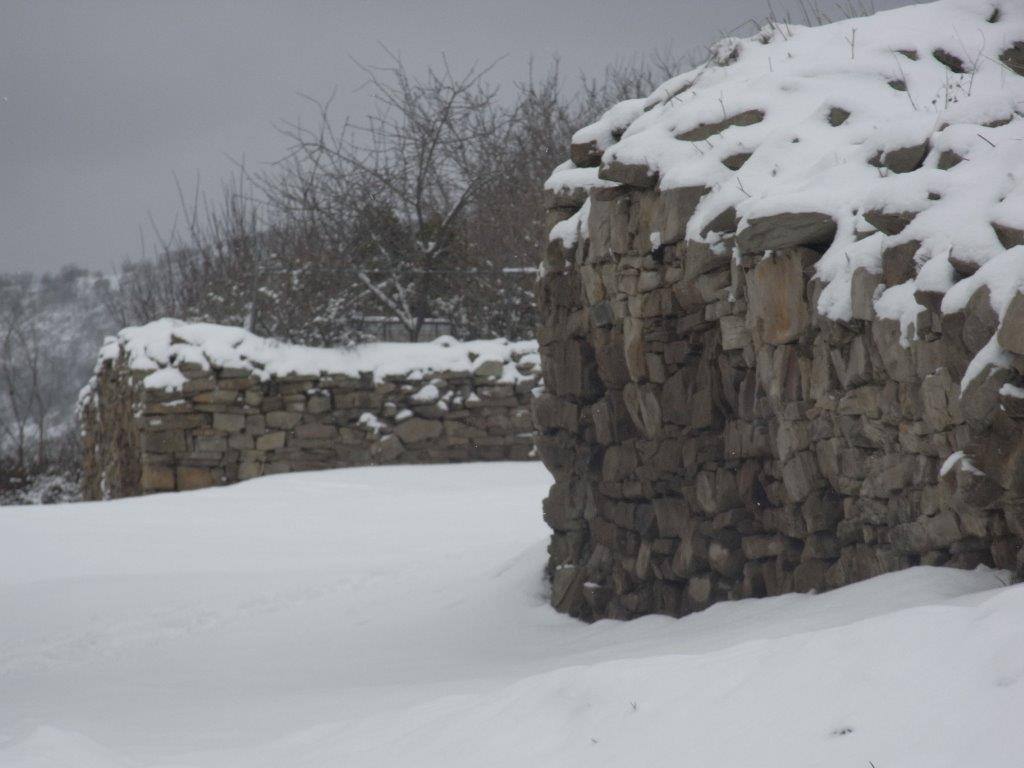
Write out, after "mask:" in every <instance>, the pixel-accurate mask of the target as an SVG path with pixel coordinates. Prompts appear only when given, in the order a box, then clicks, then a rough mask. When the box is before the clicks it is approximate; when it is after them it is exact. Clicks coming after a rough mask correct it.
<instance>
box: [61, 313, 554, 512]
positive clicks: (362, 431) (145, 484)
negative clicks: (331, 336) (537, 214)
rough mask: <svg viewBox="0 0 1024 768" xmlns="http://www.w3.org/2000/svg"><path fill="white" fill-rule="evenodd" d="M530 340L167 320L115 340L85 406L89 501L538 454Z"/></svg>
mask: <svg viewBox="0 0 1024 768" xmlns="http://www.w3.org/2000/svg"><path fill="white" fill-rule="evenodd" d="M535 350H536V345H535V344H533V343H532V342H521V343H507V342H503V341H483V342H466V343H460V342H455V341H453V340H450V339H448V340H444V339H442V340H440V341H436V342H431V343H427V344H375V345H369V346H368V347H365V348H361V349H358V350H355V351H352V352H344V351H342V352H332V351H328V350H304V349H302V348H295V347H287V346H283V345H273V344H272V343H271V342H267V341H265V340H262V339H258V338H257V337H254V336H252V335H251V334H246V333H245V332H244V331H241V330H240V329H231V328H220V327H217V326H197V325H185V324H178V323H175V322H174V321H159V322H158V323H157V324H152V325H150V326H145V327H143V328H138V329H126V330H125V331H122V332H121V334H119V336H118V337H117V338H116V339H114V340H112V341H111V342H110V343H108V344H107V346H106V347H105V348H104V350H103V352H102V354H101V358H100V362H99V364H98V366H97V370H96V375H95V377H94V379H93V381H92V383H91V384H90V386H89V387H88V388H87V390H86V391H85V393H84V395H83V398H82V404H81V416H82V425H83V438H84V446H85V461H84V480H83V483H84V485H83V492H84V495H85V497H86V498H87V499H101V498H117V497H122V496H131V495H137V494H141V493H151V492H157V491H175V490H188V489H194V488H204V487H207V486H212V485H223V484H227V483H233V482H236V481H239V480H245V479H248V478H253V477H259V476H261V475H266V474H273V473H280V472H292V471H299V470H306V469H327V468H332V467H346V466H359V465H370V464H385V463H438V462H459V461H489V460H520V459H529V458H531V457H532V456H533V451H534V447H533V427H532V421H531V416H530V408H529V402H530V399H531V397H532V395H531V391H532V390H533V389H534V388H535V387H536V386H537V385H538V384H539V382H540V378H539V365H538V362H539V361H538V356H537V354H536V351H535Z"/></svg>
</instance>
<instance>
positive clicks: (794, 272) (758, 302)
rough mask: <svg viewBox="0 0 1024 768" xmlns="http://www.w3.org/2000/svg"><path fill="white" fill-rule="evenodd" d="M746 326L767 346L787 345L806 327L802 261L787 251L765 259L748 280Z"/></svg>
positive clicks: (796, 254)
mask: <svg viewBox="0 0 1024 768" xmlns="http://www.w3.org/2000/svg"><path fill="white" fill-rule="evenodd" d="M747 300H748V315H747V324H748V325H749V326H750V327H751V329H752V330H753V333H754V338H755V339H756V340H758V341H761V342H764V343H767V344H786V343H788V342H791V341H794V340H796V339H797V338H799V336H800V334H801V333H803V331H804V330H805V329H806V328H807V324H808V320H809V314H808V311H807V304H806V302H805V301H804V275H803V261H802V259H801V255H800V253H799V252H798V251H795V250H788V251H783V252H781V253H778V254H775V255H774V256H772V257H770V258H764V259H762V260H761V261H760V262H758V265H757V266H756V267H755V268H754V272H753V274H752V275H751V276H750V278H749V279H748V281H747Z"/></svg>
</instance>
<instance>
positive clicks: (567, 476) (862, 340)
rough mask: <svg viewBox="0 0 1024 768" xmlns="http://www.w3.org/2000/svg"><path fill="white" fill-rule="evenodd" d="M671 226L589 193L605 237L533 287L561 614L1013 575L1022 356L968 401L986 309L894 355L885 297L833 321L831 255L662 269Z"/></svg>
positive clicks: (922, 323)
mask: <svg viewBox="0 0 1024 768" xmlns="http://www.w3.org/2000/svg"><path fill="white" fill-rule="evenodd" d="M657 205H658V199H657V195H656V194H655V193H652V192H643V191H640V190H635V189H630V188H628V187H623V188H620V189H616V190H613V191H608V190H602V191H595V192H593V193H592V210H591V213H590V233H591V239H590V240H589V241H581V243H580V245H579V249H578V251H577V252H576V253H575V254H572V255H571V257H570V259H569V260H568V262H567V261H566V259H565V256H567V255H569V254H563V253H559V252H558V251H559V250H560V249H559V245H558V244H557V243H556V244H555V245H554V246H553V249H552V250H553V251H555V253H553V254H552V258H550V259H549V263H548V265H547V272H546V274H545V275H544V277H542V278H541V280H540V284H539V288H540V290H539V300H540V306H541V311H542V314H543V318H544V326H543V329H542V332H541V334H540V336H539V338H540V341H541V357H542V360H543V366H544V370H545V378H546V392H545V393H544V394H542V395H540V396H539V397H538V399H537V401H536V404H535V411H536V420H537V423H538V427H539V429H540V430H541V433H540V434H539V436H538V448H539V451H540V454H541V457H542V458H543V460H544V462H545V464H546V465H547V467H548V468H549V469H550V470H551V471H552V473H553V474H554V475H555V477H556V482H555V484H554V486H553V487H552V489H551V493H550V495H549V496H548V498H547V500H546V501H545V503H544V516H545V519H546V521H547V522H548V524H549V525H550V526H551V527H552V529H553V531H554V533H553V535H552V540H551V546H550V563H549V570H550V574H551V576H552V578H553V585H554V592H553V596H552V599H553V602H554V604H555V606H556V607H558V608H559V609H560V610H564V611H568V612H570V613H573V614H575V615H579V616H582V617H585V618H590V619H592V618H599V617H604V616H610V617H617V618H625V617H630V616H636V615H638V614H643V613H648V612H663V613H670V614H681V613H685V612H687V611H691V610H696V609H700V608H702V607H704V606H706V605H708V604H709V603H711V602H713V601H716V600H721V599H735V598H739V597H749V596H760V595H775V594H779V593H782V592H787V591H792V590H797V591H808V590H812V589H815V590H821V589H826V588H832V587H837V586H840V585H843V584H847V583H850V582H853V581H857V580H860V579H864V578H868V577H870V576H874V575H877V574H880V573H884V572H886V571H893V570H897V569H900V568H906V567H908V566H911V565H917V564H928V565H951V566H958V567H964V568H973V567H975V566H977V565H979V564H986V565H991V566H996V567H999V568H1006V569H1010V570H1013V571H1016V572H1017V573H1020V572H1021V565H1022V561H1021V554H1020V552H1021V538H1022V535H1024V502H1022V500H1021V498H1020V494H1021V493H1022V492H1024V431H1022V428H1024V400H1022V399H1020V395H1021V394H1022V391H1021V390H1020V389H1017V388H1016V385H1019V384H1022V383H1024V355H1018V354H1014V355H1013V360H1012V362H1013V365H1012V366H1011V367H1010V368H995V367H992V366H988V367H986V368H985V369H984V370H983V371H982V372H981V373H980V374H979V375H977V376H976V377H975V378H974V379H973V380H972V383H971V384H970V385H969V387H968V390H967V391H966V392H964V393H961V391H960V386H959V383H960V380H961V377H962V376H963V375H964V372H965V368H966V366H967V364H968V361H969V360H970V353H971V352H976V351H977V350H978V349H979V348H980V347H981V346H982V345H984V344H985V343H987V341H988V339H989V338H990V337H991V336H992V334H993V332H994V331H995V326H996V322H997V318H996V316H995V314H994V313H993V312H992V310H991V308H989V307H988V306H987V304H986V296H985V294H984V292H981V293H980V294H979V295H977V296H976V297H975V299H974V300H972V303H971V305H970V306H969V307H968V308H967V310H966V311H962V312H958V313H955V314H952V315H940V314H938V313H936V312H933V311H930V310H928V309H925V308H922V310H921V313H920V315H919V317H918V326H917V330H918V333H919V335H920V338H919V339H917V340H916V341H914V342H913V343H911V344H909V346H904V345H903V344H901V331H900V325H899V322H898V321H896V320H886V319H878V318H876V317H875V316H874V311H873V309H872V306H871V301H870V299H871V296H872V295H873V293H874V289H875V288H876V287H877V286H878V284H879V282H880V280H881V278H880V277H879V276H877V275H873V274H871V273H868V272H863V273H859V274H857V275H856V279H855V281H854V284H853V293H854V297H853V298H854V308H855V310H854V311H855V315H856V319H854V320H852V321H850V322H835V321H831V320H828V319H827V318H825V317H822V316H821V315H820V314H818V312H817V311H816V309H815V307H816V294H817V293H818V292H819V291H820V290H821V283H820V282H818V281H817V280H816V279H815V278H814V277H813V265H814V263H815V261H816V260H817V258H818V255H819V254H818V252H817V251H815V250H813V249H811V248H806V247H793V248H785V249H781V250H778V251H776V252H775V253H774V254H771V255H767V254H765V253H764V252H760V251H756V252H749V253H743V254H742V255H740V256H739V257H738V258H736V259H733V258H732V257H731V256H730V254H729V253H728V252H725V253H715V252H714V251H712V250H711V249H709V248H708V247H707V246H704V245H701V244H697V243H683V242H680V243H676V244H672V245H669V246H666V247H664V248H663V249H662V250H661V251H660V252H658V253H657V254H652V253H650V252H649V250H648V249H646V248H644V247H642V246H641V247H638V246H637V243H643V242H645V238H646V235H647V232H645V228H646V227H649V221H650V217H651V215H652V212H653V210H654V208H655V207H656V206H657ZM597 238H604V240H603V241H601V240H597ZM595 240H596V241H597V242H596V243H595ZM609 242H614V243H615V244H616V245H615V246H614V248H615V250H614V251H612V252H610V253H609V252H608V251H607V250H605V251H604V253H605V255H604V256H601V257H598V256H597V254H598V253H601V252H602V250H601V249H606V248H607V247H608V244H609ZM1018 303H1020V304H1022V306H1021V309H1020V311H1018V313H1017V315H1019V317H1017V315H1015V318H1016V322H1017V323H1018V324H1020V323H1021V322H1024V295H1022V296H1021V297H1020V300H1019V302H1018ZM1017 338H1018V340H1019V338H1024V334H1022V336H1020V337H1017ZM1018 346H1019V345H1018ZM1021 352H1024V349H1021ZM1005 384H1011V386H1010V387H1004V385H1005ZM958 452H962V453H958ZM960 456H962V457H963V458H961V459H959V460H958V458H959V457H960ZM940 470H944V471H940Z"/></svg>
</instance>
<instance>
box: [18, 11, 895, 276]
mask: <svg viewBox="0 0 1024 768" xmlns="http://www.w3.org/2000/svg"><path fill="white" fill-rule="evenodd" d="M797 1H798V0H791V1H790V2H789V7H790V8H795V7H797ZM907 1H908V0H876V2H875V3H874V7H875V8H877V9H883V8H890V7H894V6H897V5H905V4H907ZM773 5H774V8H775V10H776V12H777V13H779V14H780V15H782V11H781V10H780V9H783V8H786V7H787V2H786V0H775V2H774V3H773ZM818 5H819V6H820V7H821V8H822V9H823V10H826V11H833V10H835V3H834V0H819V2H818ZM767 10H768V5H767V0H614V1H611V0H608V1H605V2H585V1H584V0H480V1H479V2H468V1H467V0H421V2H398V1H397V0H396V1H391V0H366V1H362V0H338V1H336V2H312V1H311V0H310V1H308V2H299V1H297V0H293V1H291V2H283V1H282V2H277V3H270V2H256V1H255V0H253V1H251V2H242V1H241V0H196V1H193V2H186V1H185V0H175V1H172V0H165V1H164V2H143V0H122V1H121V2H103V1H101V0H90V1H89V2H84V1H83V2H53V1H51V0H32V1H31V2H23V3H22V2H15V1H14V0H0V231H2V234H3V237H2V240H0V271H11V270H34V271H44V270H54V269H57V268H59V267H61V266H62V265H64V264H67V263H72V262H73V263H77V264H81V265H83V266H87V267H90V268H95V269H104V270H106V269H108V268H110V267H111V266H113V265H115V264H117V263H120V262H121V261H122V260H123V259H124V258H125V257H126V256H129V255H131V256H133V257H134V256H137V254H138V227H139V225H140V224H145V222H146V220H147V214H148V213H149V212H152V214H153V216H154V218H155V219H156V221H157V222H158V223H159V224H160V225H162V226H163V225H169V224H170V222H171V221H172V220H173V217H174V214H175V211H176V209H177V193H176V191H175V186H174V174H175V173H176V174H177V175H178V176H179V178H181V179H182V181H183V183H184V184H186V185H191V184H192V183H193V181H194V179H195V175H196V173H197V171H198V172H199V173H200V174H201V176H202V179H203V180H204V182H206V184H207V185H208V186H209V187H211V188H212V187H214V186H215V182H216V181H217V179H219V178H221V177H223V176H225V175H226V174H228V173H229V172H230V171H231V169H232V164H231V161H230V160H229V157H235V158H238V157H242V156H243V155H244V157H245V159H246V162H247V165H248V166H249V167H250V168H255V167H258V166H259V164H260V163H265V162H269V161H271V160H273V159H275V158H277V157H278V156H279V155H280V154H281V152H282V149H283V147H284V144H285V142H284V140H283V139H282V138H281V136H280V135H279V134H278V133H277V131H276V130H275V124H279V123H280V122H281V121H282V120H288V119H294V118H295V117H297V116H298V115H300V113H301V111H302V109H303V104H302V100H301V99H300V98H299V97H298V96H297V93H298V92H300V91H302V92H305V93H309V94H312V95H315V96H318V97H325V96H327V95H329V94H330V93H331V91H332V89H334V88H335V87H337V89H338V92H337V101H336V103H337V104H338V107H339V111H341V112H349V113H353V114H360V113H361V112H362V111H363V110H365V106H366V103H365V96H364V95H362V94H361V93H359V92H358V91H357V90H356V89H357V88H358V86H359V85H360V84H361V83H362V82H363V78H362V77H361V75H360V73H359V70H358V68H357V67H356V66H355V65H354V64H353V62H352V59H353V58H354V59H356V60H359V61H362V62H365V63H378V62H381V61H382V56H381V51H380V48H379V47H378V45H379V44H383V45H386V46H387V47H388V48H390V49H391V50H394V51H396V52H398V53H400V54H401V55H402V57H403V59H404V60H405V61H406V63H407V64H408V65H409V66H410V68H412V69H416V68H420V67H425V66H426V65H427V64H429V63H433V62H436V61H437V59H438V57H439V56H440V54H441V53H446V54H448V56H449V57H450V59H451V60H452V61H453V62H454V63H455V64H456V65H458V66H465V65H468V64H470V63H472V62H473V61H481V62H489V61H492V60H493V59H495V58H496V57H498V56H503V55H504V56H507V58H506V59H505V60H504V61H503V62H502V63H501V65H500V66H499V67H498V69H497V70H496V71H495V75H496V77H497V78H498V79H500V80H502V81H504V82H509V83H511V82H512V81H513V80H515V79H517V78H521V77H522V76H523V75H524V73H525V70H526V62H527V61H528V59H529V58H530V57H531V56H532V57H534V58H535V59H537V60H539V61H540V62H541V63H546V62H547V61H548V60H550V58H551V57H553V56H555V55H558V56H560V57H561V60H562V65H563V69H564V70H565V71H566V72H567V73H575V72H577V71H578V70H580V69H588V70H590V69H594V68H601V67H603V66H604V64H606V63H608V62H609V61H612V60H614V59H617V58H618V59H623V58H628V57H630V56H633V55H635V54H638V53H641V52H643V51H647V50H650V49H652V48H660V47H664V46H668V45H670V46H672V47H673V49H674V50H676V51H678V52H687V51H689V50H691V49H693V48H694V47H697V46H703V45H705V44H706V43H708V42H710V41H711V40H712V39H714V38H715V37H717V36H718V35H719V33H720V32H722V31H728V30H731V29H733V28H735V27H736V26H737V25H739V24H741V23H743V22H744V21H746V20H748V19H751V18H761V17H763V16H764V15H765V14H766V13H767ZM749 33H750V27H747V28H746V30H745V31H744V34H749Z"/></svg>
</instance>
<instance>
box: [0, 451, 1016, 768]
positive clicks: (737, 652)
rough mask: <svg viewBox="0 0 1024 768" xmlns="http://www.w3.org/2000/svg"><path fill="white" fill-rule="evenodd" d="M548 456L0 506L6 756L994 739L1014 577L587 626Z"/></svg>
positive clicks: (995, 745) (611, 755) (460, 759)
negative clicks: (557, 533)
mask: <svg viewBox="0 0 1024 768" xmlns="http://www.w3.org/2000/svg"><path fill="white" fill-rule="evenodd" d="M548 483H549V477H548V476H547V474H546V473H545V471H544V470H543V468H542V467H541V466H540V465H539V464H530V463H518V464H469V465H452V466H431V467H382V468H366V469H346V470H335V471H330V472H321V473H308V474H293V475H284V476H276V477H268V478H264V479H260V480H255V481H251V482H247V483H242V484H240V485H236V486H232V487H229V488H219V489H212V490H207V491H198V492H193V493H187V494H186V493H182V494H176V495H170V494H169V495H163V496H151V497H147V498H141V499H128V500H122V501H113V502H103V503H95V504H76V505H63V506H54V507H15V508H3V509H0V766H3V768H16V767H20V766H74V767H75V768H113V767H114V766H117V768H123V767H124V766H162V768H171V767H172V766H173V767H174V768H184V767H185V766H204V767H206V766H210V767H212V766H216V767H217V768H221V767H224V766H228V767H231V766H239V767H240V766H246V768H253V767H256V768H259V767H265V766H344V767H346V768H348V767H351V766H359V767H361V766H388V767H391V766H445V767H446V768H453V767H454V766H474V767H479V766H559V767H561V766H574V765H587V766H603V765H616V766H623V765H649V766H663V765H664V766H668V765H671V766H701V767H702V768H704V767H709V766H719V767H721V766H743V767H744V768H749V767H750V766H758V768H769V767H770V766H780V767H781V766H784V767H785V768H800V767H801V766H826V765H827V766H829V767H830V768H841V767H844V766H850V768H868V767H869V766H870V765H872V764H873V765H874V766H876V768H897V767H898V768H908V767H910V766H928V768H938V767H939V766H971V767H972V768H976V767H978V766H1013V765H1021V764H1024V729H1022V728H1021V727H1020V712H1021V711H1024V653H1022V651H1021V649H1022V648H1024V586H1014V587H1009V588H1007V587H1003V586H1002V582H1001V575H1000V574H998V573H995V572H991V571H977V572H970V573H969V572H958V571H952V570H944V569H928V568H918V569H914V570H911V571H906V572H903V573H899V574H893V575H890V576H886V577H882V578H879V579H874V580H872V581H870V582H865V583H862V584H858V585H855V586H852V587H848V588H845V589H842V590H838V591H836V592H832V593H829V594H825V595H821V596H807V595H789V596H784V597H779V598H772V599H765V600H748V601H744V602H740V603H732V604H723V605H717V606H715V607H713V608H711V609H710V610H708V611H705V612H703V613H701V614H697V615H693V616H690V617H688V618H685V619H682V620H672V619H669V618H666V617H649V618H646V619H641V620H638V621H634V622H631V623H628V624H623V623H614V622H600V623H598V624H595V625H591V626H587V625H583V624H580V623H577V622H575V621H573V620H572V619H568V618H566V617H563V616H560V615H557V614H555V613H554V612H553V611H552V610H551V609H550V608H549V607H548V606H547V604H546V602H545V594H544V591H545V586H544V582H543V579H542V575H541V568H542V566H543V563H544V560H545V555H544V548H545V545H546V539H547V529H546V528H545V526H544V524H543V522H542V521H541V518H540V512H539V510H540V500H541V498H542V496H543V495H544V493H545V491H546V487H547V485H548Z"/></svg>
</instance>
